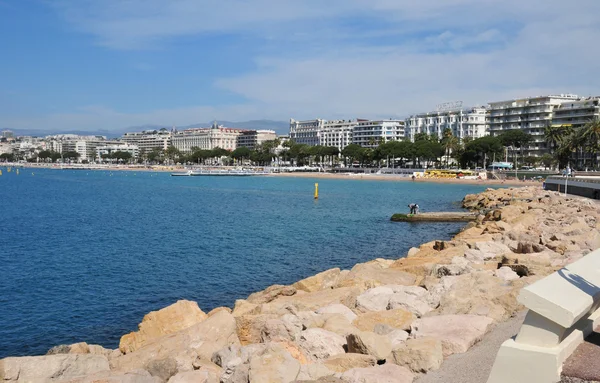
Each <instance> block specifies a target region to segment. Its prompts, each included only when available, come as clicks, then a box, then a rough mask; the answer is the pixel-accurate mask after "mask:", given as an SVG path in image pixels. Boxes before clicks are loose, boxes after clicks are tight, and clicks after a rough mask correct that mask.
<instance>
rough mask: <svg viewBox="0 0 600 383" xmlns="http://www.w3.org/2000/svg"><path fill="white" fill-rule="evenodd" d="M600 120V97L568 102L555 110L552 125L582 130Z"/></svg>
mask: <svg viewBox="0 0 600 383" xmlns="http://www.w3.org/2000/svg"><path fill="white" fill-rule="evenodd" d="M597 120H600V97H587V98H583V99H580V100H576V101H567V102H563V103H562V104H560V105H559V106H558V107H556V108H555V109H554V115H553V117H552V125H554V126H567V127H571V128H574V129H578V128H582V127H583V126H585V125H586V124H587V123H589V122H591V121H597Z"/></svg>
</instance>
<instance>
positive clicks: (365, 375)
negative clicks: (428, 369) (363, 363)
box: [341, 363, 415, 383]
mask: <svg viewBox="0 0 600 383" xmlns="http://www.w3.org/2000/svg"><path fill="white" fill-rule="evenodd" d="M414 378H415V376H414V375H413V373H412V372H410V371H409V370H408V369H407V368H405V367H400V366H396V365H395V364H389V363H386V364H384V365H382V366H374V367H367V368H353V369H351V370H348V371H346V372H344V373H343V374H342V378H341V379H342V381H344V382H346V383H412V381H413V380H414Z"/></svg>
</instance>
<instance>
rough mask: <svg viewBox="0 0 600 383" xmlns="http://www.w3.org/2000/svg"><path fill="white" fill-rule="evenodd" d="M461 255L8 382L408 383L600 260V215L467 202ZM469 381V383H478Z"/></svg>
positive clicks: (497, 197) (254, 298)
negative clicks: (535, 285)
mask: <svg viewBox="0 0 600 383" xmlns="http://www.w3.org/2000/svg"><path fill="white" fill-rule="evenodd" d="M463 203H464V206H465V207H466V208H468V209H470V210H472V211H475V212H480V211H481V212H486V213H485V214H480V215H479V216H478V217H477V220H476V221H475V222H471V223H469V224H468V225H467V226H466V227H465V229H464V230H463V231H462V232H461V233H459V234H458V235H456V236H455V237H454V238H453V239H452V240H450V241H433V242H429V243H425V244H423V245H421V246H420V247H419V248H412V249H410V251H409V252H408V254H407V255H404V254H399V257H401V258H399V259H397V260H385V259H375V260H373V261H370V262H367V263H362V264H357V265H356V266H354V267H353V268H352V269H351V270H340V269H331V270H327V271H324V272H322V273H319V274H317V275H314V276H312V277H309V278H306V279H303V280H301V281H298V282H296V283H294V284H292V285H289V286H282V285H274V286H271V287H269V288H267V289H265V290H263V291H260V292H257V293H254V294H252V295H250V296H249V297H247V299H241V300H238V301H236V302H235V307H234V308H233V310H231V309H229V308H226V307H221V308H217V309H214V310H212V311H211V312H209V313H204V312H203V311H202V310H201V309H200V308H199V307H198V305H197V304H196V303H195V302H190V301H179V302H177V303H175V304H173V305H171V306H169V307H166V308H164V309H162V310H159V311H156V312H152V313H150V314H148V315H146V316H145V317H144V319H143V320H142V322H141V323H140V325H139V330H138V331H136V332H133V333H131V334H127V335H124V336H123V337H122V338H121V342H120V346H119V349H117V350H107V349H104V348H102V347H100V346H94V345H87V344H85V343H78V344H74V345H69V346H58V347H55V348H53V349H52V350H50V352H49V354H48V355H45V356H36V357H21V358H5V359H3V360H1V361H0V378H1V379H2V380H3V381H4V382H6V383H8V382H17V381H22V382H46V381H49V382H74V383H75V382H77V383H84V382H132V383H135V382H157V383H158V382H171V383H179V382H207V383H216V382H222V383H280V382H282V383H289V382H304V383H308V382H322V383H326V382H329V383H334V382H338V383H339V382H346V383H359V382H360V383H370V382H373V383H375V382H377V383H386V382H389V383H406V382H413V380H414V379H415V378H417V377H418V376H419V375H420V374H425V373H427V372H428V371H431V370H435V369H438V368H439V367H440V365H441V364H442V363H443V360H444V358H446V357H448V356H449V355H452V354H455V353H464V352H467V351H468V350H469V348H470V347H471V346H473V345H474V344H475V343H476V342H478V341H479V340H480V339H481V338H482V337H483V336H484V335H485V333H486V332H488V331H490V329H491V328H493V326H494V325H495V324H496V323H498V322H501V321H504V320H506V319H508V318H510V317H511V316H513V315H514V314H515V313H516V312H518V311H519V310H521V309H522V307H519V305H518V304H517V301H516V296H517V294H518V292H519V290H520V289H521V288H522V287H523V286H525V285H527V284H529V283H532V282H533V281H535V280H537V279H539V278H541V277H543V276H545V275H547V274H549V273H551V272H553V271H555V270H557V269H558V268H560V267H562V266H564V265H565V264H567V263H569V262H572V261H574V260H576V259H578V258H580V257H582V256H584V255H585V254H587V253H588V252H589V251H591V250H592V249H596V248H598V247H600V231H599V228H600V220H599V219H600V209H598V207H597V205H596V204H595V203H594V202H593V201H589V200H583V199H571V198H564V197H563V196H560V195H558V194H555V193H553V192H545V191H542V190H540V189H539V188H533V187H532V188H521V189H508V190H492V189H489V190H487V191H485V192H483V193H480V194H477V195H469V196H466V197H465V199H464V201H463ZM465 373H466V374H467V373H468V372H465Z"/></svg>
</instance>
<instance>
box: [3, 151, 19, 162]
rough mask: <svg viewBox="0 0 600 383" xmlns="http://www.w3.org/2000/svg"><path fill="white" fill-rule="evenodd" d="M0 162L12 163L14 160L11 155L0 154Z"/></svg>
mask: <svg viewBox="0 0 600 383" xmlns="http://www.w3.org/2000/svg"><path fill="white" fill-rule="evenodd" d="M0 160H2V162H12V161H14V160H15V156H14V154H12V153H2V154H0Z"/></svg>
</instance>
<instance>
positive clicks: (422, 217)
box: [391, 211, 477, 222]
mask: <svg viewBox="0 0 600 383" xmlns="http://www.w3.org/2000/svg"><path fill="white" fill-rule="evenodd" d="M476 219H477V213H471V212H462V211H452V212H430V213H419V214H401V213H398V214H394V215H392V218H391V221H394V222H470V221H475V220H476Z"/></svg>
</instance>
